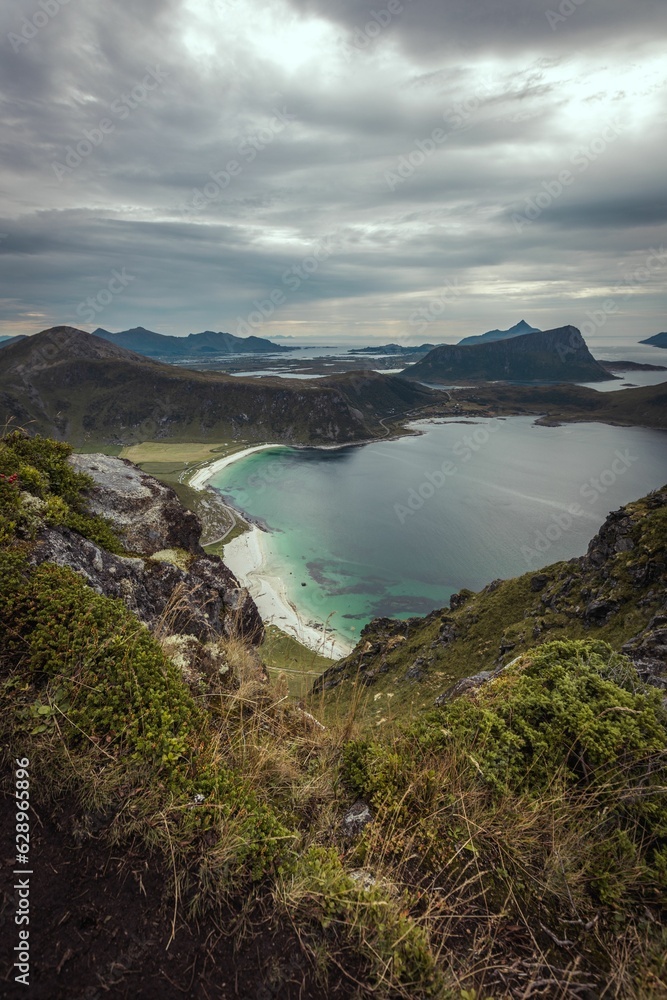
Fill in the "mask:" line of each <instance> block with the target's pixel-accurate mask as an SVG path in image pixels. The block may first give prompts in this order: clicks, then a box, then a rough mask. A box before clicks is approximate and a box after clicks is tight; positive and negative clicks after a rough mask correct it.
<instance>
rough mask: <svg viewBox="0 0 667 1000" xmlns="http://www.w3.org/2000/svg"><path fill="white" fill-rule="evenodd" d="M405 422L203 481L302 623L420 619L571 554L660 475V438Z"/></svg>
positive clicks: (661, 479)
mask: <svg viewBox="0 0 667 1000" xmlns="http://www.w3.org/2000/svg"><path fill="white" fill-rule="evenodd" d="M414 426H415V427H418V428H419V429H420V430H421V431H422V433H421V434H420V435H419V436H414V437H406V438H402V439H400V440H397V441H385V442H378V443H373V444H369V445H363V446H360V447H353V448H341V449H336V450H324V449H313V448H308V449H291V448H280V447H277V448H276V449H271V450H267V451H263V452H258V453H256V454H254V455H250V456H248V457H247V458H245V459H240V460H239V461H238V462H236V463H234V464H233V465H231V466H228V467H227V468H226V469H223V470H222V471H221V472H220V473H219V474H218V475H217V476H216V477H215V478H214V479H213V480H212V481H211V485H212V486H214V487H215V488H217V489H218V490H220V491H221V492H222V493H223V494H225V495H226V496H228V497H229V498H230V499H231V501H232V503H234V505H235V506H237V507H239V508H240V509H242V510H245V511H247V512H248V513H249V514H250V515H252V516H253V517H255V518H258V519H260V520H261V521H262V522H264V523H265V524H266V526H267V527H268V528H269V531H270V533H269V534H268V535H265V536H264V539H265V542H266V545H265V547H266V548H267V551H268V566H267V569H268V572H270V573H271V574H277V575H280V576H281V577H282V579H283V580H284V582H285V585H286V588H287V590H288V593H289V595H290V597H291V599H292V600H293V601H294V603H295V604H296V606H297V607H298V608H299V610H300V612H301V613H302V614H303V616H304V618H306V619H313V620H317V621H323V620H325V619H327V618H329V616H331V617H330V619H329V620H330V625H331V626H332V627H333V628H334V629H335V630H336V631H337V632H338V633H339V634H341V635H342V636H345V637H346V638H348V639H351V640H355V639H356V637H357V636H358V634H359V632H360V630H361V628H362V627H363V626H364V625H365V624H366V623H367V622H368V621H370V620H371V619H372V618H375V617H378V616H383V615H387V616H395V617H401V618H404V617H409V616H411V615H422V614H426V613H427V612H428V611H431V610H433V609H434V608H438V607H442V606H443V605H445V604H446V603H447V601H448V599H449V597H450V595H451V594H453V593H455V592H456V591H458V590H460V589H461V588H462V587H469V588H471V589H473V590H478V589H480V588H481V587H483V586H485V585H486V584H487V583H489V582H490V581H491V580H493V579H496V578H498V577H508V576H515V575H517V574H520V573H525V572H527V571H528V570H531V569H532V570H536V569H538V568H539V567H541V566H545V565H548V564H549V563H553V562H557V561H559V560H561V559H569V558H572V557H573V556H578V555H582V554H583V553H584V552H585V551H586V547H587V545H588V542H589V541H590V539H591V538H592V536H593V535H594V534H595V532H596V530H597V529H598V527H599V526H600V525H601V524H602V522H603V521H604V519H605V516H606V515H607V514H608V512H609V511H610V510H613V509H615V508H617V507H619V506H620V505H621V504H624V503H627V502H628V501H630V500H633V499H636V498H638V497H640V496H643V495H644V494H645V493H647V492H649V491H650V490H651V489H655V488H657V487H659V486H662V485H663V484H664V483H665V482H666V481H667V447H666V445H667V436H666V435H665V434H664V433H663V432H661V431H651V430H646V429H643V428H635V427H632V428H622V427H608V426H605V425H603V424H578V425H568V426H564V427H536V426H534V424H533V418H532V417H525V418H524V417H511V418H508V419H505V420H501V419H498V420H493V421H483V422H479V423H475V422H472V421H467V422H440V423H435V424H429V423H420V424H418V425H414ZM304 584H305V586H304Z"/></svg>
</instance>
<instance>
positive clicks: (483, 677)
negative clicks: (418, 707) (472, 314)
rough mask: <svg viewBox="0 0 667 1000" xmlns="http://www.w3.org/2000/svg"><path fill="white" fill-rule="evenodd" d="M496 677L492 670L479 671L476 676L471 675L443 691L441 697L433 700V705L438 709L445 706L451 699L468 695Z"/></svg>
mask: <svg viewBox="0 0 667 1000" xmlns="http://www.w3.org/2000/svg"><path fill="white" fill-rule="evenodd" d="M495 675H496V672H495V671H493V670H480V672H479V673H478V674H473V676H472V677H464V678H463V679H462V680H460V681H457V682H456V684H452V686H451V687H450V688H447V690H446V691H443V693H442V694H441V695H438V697H437V698H436V699H435V704H436V705H437V706H438V707H441V706H442V705H445V704H446V703H447V702H448V701H452V699H453V698H458V697H459V696H460V695H462V694H466V693H470V692H471V691H476V690H477V688H480V687H481V686H482V685H483V684H486V683H487V681H490V680H491V678H492V677H494V676H495Z"/></svg>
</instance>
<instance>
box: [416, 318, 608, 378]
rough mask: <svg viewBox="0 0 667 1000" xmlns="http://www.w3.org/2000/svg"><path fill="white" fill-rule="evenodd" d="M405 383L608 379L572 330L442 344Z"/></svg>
mask: <svg viewBox="0 0 667 1000" xmlns="http://www.w3.org/2000/svg"><path fill="white" fill-rule="evenodd" d="M405 377H406V378H411V379H413V378H414V379H421V380H423V381H426V382H429V381H433V382H448V383H456V382H460V381H465V382H478V381H479V382H488V381H496V380H502V381H510V382H514V381H516V382H604V381H607V380H608V379H609V378H610V377H612V376H610V375H609V373H608V372H606V371H605V370H604V368H602V366H601V365H599V364H598V362H597V361H596V360H595V358H594V357H593V355H592V354H591V353H590V351H589V350H588V347H587V346H586V342H585V341H584V338H583V337H582V336H581V333H580V332H579V330H577V328H576V327H574V326H563V327H559V328H558V329H556V330H546V331H543V332H537V333H527V334H524V335H523V336H519V337H511V338H510V339H505V340H496V341H493V342H491V343H478V344H472V345H468V346H461V345H460V344H457V345H455V346H453V345H451V344H443V345H442V347H436V348H435V350H433V351H431V353H430V354H427V355H426V357H425V358H423V359H422V360H421V361H418V362H417V363H416V364H415V365H413V366H412V367H411V368H410V370H409V372H406V373H405Z"/></svg>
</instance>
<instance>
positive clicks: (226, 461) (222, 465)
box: [186, 444, 280, 490]
mask: <svg viewBox="0 0 667 1000" xmlns="http://www.w3.org/2000/svg"><path fill="white" fill-rule="evenodd" d="M279 447H280V445H275V444H256V445H253V447H252V448H244V449H243V451H235V452H232V454H231V455H226V456H225V457H224V458H218V459H217V460H216V461H215V462H208V463H207V464H206V465H204V466H202V468H201V469H197V471H196V472H195V473H193V475H192V476H191V477H189V478H187V479H186V481H187V484H188V486H189V487H190V488H191V489H193V490H203V489H204V487H205V486H206V484H207V483H208V481H209V480H210V479H212V478H213V476H215V475H216V474H217V473H218V472H220V470H221V469H226V468H227V466H228V465H231V464H232V462H237V461H238V460H239V459H240V458H245V457H246V455H253V454H254V453H255V452H256V451H264V450H265V449H266V448H279Z"/></svg>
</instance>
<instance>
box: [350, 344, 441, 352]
mask: <svg viewBox="0 0 667 1000" xmlns="http://www.w3.org/2000/svg"><path fill="white" fill-rule="evenodd" d="M437 346H438V345H437V344H421V345H420V346H419V347H401V345H400V344H384V345H383V346H382V347H357V348H355V349H354V350H351V351H350V352H349V353H350V354H426V353H427V352H428V351H432V350H433V348H434V347H437Z"/></svg>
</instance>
